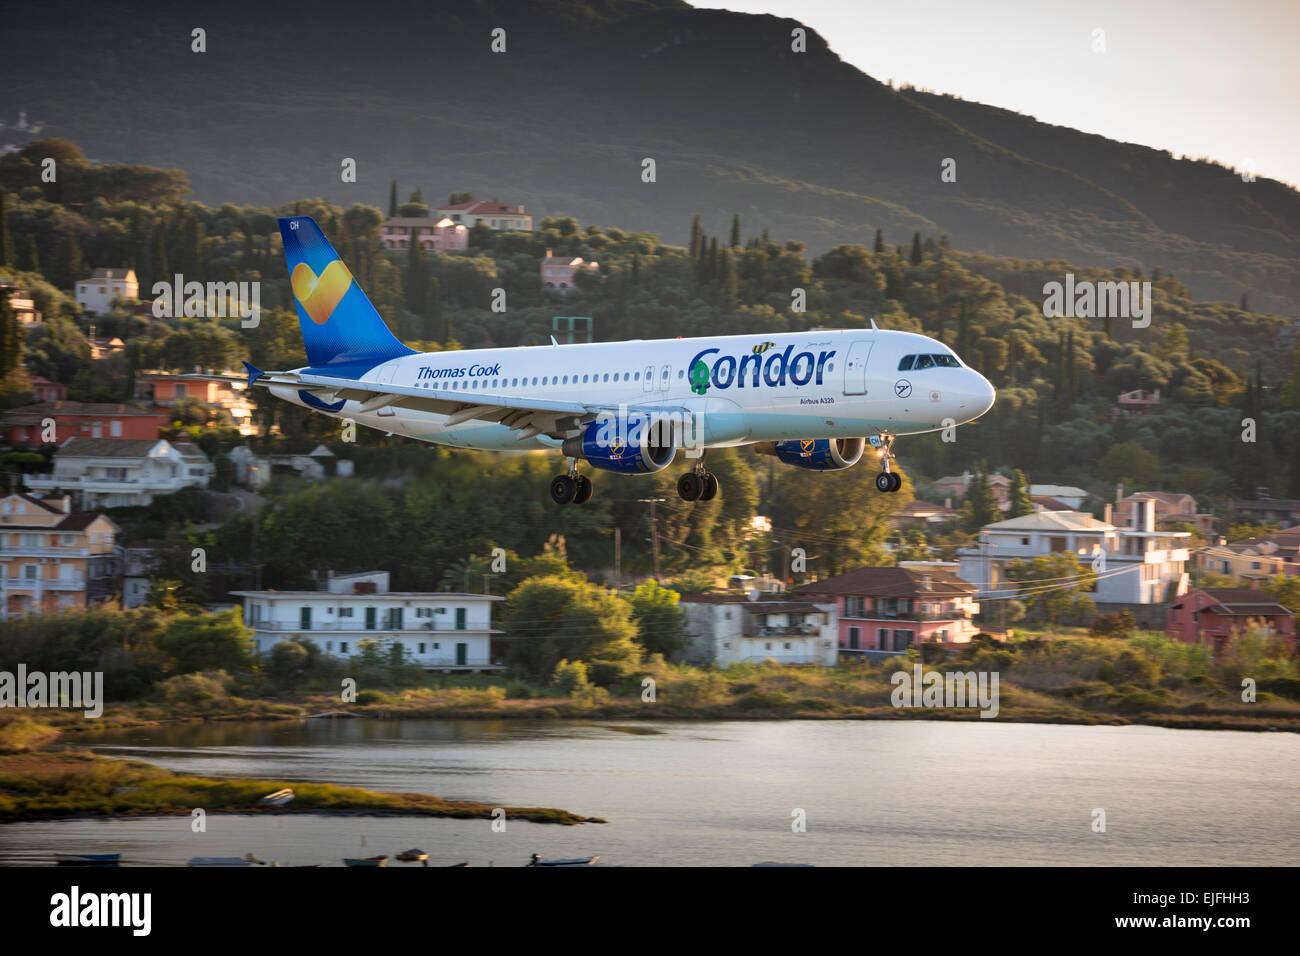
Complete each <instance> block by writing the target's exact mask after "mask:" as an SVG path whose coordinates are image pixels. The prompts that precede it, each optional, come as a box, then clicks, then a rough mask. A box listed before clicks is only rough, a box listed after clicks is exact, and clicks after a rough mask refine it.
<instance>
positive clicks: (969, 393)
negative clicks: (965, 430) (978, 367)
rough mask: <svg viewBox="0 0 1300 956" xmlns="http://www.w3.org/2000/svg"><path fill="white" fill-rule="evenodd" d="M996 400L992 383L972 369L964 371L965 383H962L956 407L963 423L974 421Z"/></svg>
mask: <svg viewBox="0 0 1300 956" xmlns="http://www.w3.org/2000/svg"><path fill="white" fill-rule="evenodd" d="M996 400H997V392H996V391H995V390H994V388H993V383H992V382H990V381H989V380H988V379H986V378H985V377H984V376H983V375H981V374H980V373H979V372H977V371H975V370H974V369H972V368H968V369H966V381H965V382H964V383H963V387H962V394H961V399H960V401H959V403H958V407H959V408H960V409H961V413H962V415H963V416H964V420H965V421H968V422H969V421H974V420H975V419H977V418H979V417H980V416H981V415H983V414H984V413H985V412H987V411H988V410H989V409H990V408H992V407H993V403H994V401H996Z"/></svg>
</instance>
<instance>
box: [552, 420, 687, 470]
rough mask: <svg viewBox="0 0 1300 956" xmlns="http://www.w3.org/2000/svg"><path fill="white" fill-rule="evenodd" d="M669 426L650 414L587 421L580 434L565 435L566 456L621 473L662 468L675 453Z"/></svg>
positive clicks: (669, 462)
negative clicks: (619, 418) (571, 436)
mask: <svg viewBox="0 0 1300 956" xmlns="http://www.w3.org/2000/svg"><path fill="white" fill-rule="evenodd" d="M672 439H673V433H672V429H671V428H670V427H666V425H665V424H664V423H660V422H657V421H655V420H654V419H652V418H651V417H650V416H649V415H638V414H632V415H629V416H628V417H627V418H625V419H622V420H618V419H615V418H613V417H610V418H607V419H599V420H597V421H594V422H588V423H587V424H586V425H585V426H584V427H583V430H582V434H581V435H577V436H575V437H573V438H566V439H565V440H564V445H563V446H562V448H561V450H562V451H563V452H564V454H565V456H566V457H569V458H581V459H583V460H585V461H586V462H588V463H589V464H590V465H591V467H593V468H599V469H601V470H602V471H618V472H622V473H623V474H646V473H649V472H655V471H663V470H664V469H665V468H667V467H668V466H669V465H670V464H672V460H673V458H674V456H675V455H676V454H677V446H676V445H675V444H674V443H673V440H672Z"/></svg>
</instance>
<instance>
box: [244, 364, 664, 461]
mask: <svg viewBox="0 0 1300 956" xmlns="http://www.w3.org/2000/svg"><path fill="white" fill-rule="evenodd" d="M244 366H245V367H246V368H247V369H248V384H249V385H250V386H252V385H265V386H270V385H287V386H291V387H296V388H298V389H299V390H300V391H302V392H306V393H307V394H308V395H310V396H311V397H312V398H314V399H315V400H316V401H317V402H320V403H321V407H322V408H324V407H325V406H328V405H330V404H332V403H335V402H339V401H340V400H346V401H352V402H359V403H360V405H361V407H360V408H359V409H357V411H358V412H359V413H362V414H365V413H379V414H381V415H382V414H384V409H392V410H394V411H396V410H397V409H399V408H405V409H411V410H413V411H422V412H433V413H436V414H439V415H446V416H447V421H446V422H445V423H444V424H446V425H458V424H460V423H461V422H467V421H484V422H495V423H498V424H502V425H506V426H508V427H510V428H513V429H515V430H516V431H518V432H519V435H518V440H519V441H523V440H524V439H526V438H533V437H535V436H537V435H547V436H549V437H552V438H567V437H571V436H573V435H576V434H578V433H579V432H580V430H581V426H582V425H583V424H585V423H586V422H588V421H591V420H593V419H595V418H596V416H597V415H599V414H600V412H602V411H609V412H617V411H618V409H617V408H615V407H614V406H610V405H600V404H589V403H585V402H566V401H556V400H553V399H546V398H539V397H537V396H533V395H529V396H519V395H510V394H508V393H505V392H499V391H493V390H490V389H478V390H476V391H475V393H474V394H472V395H470V394H467V393H465V392H464V391H462V390H460V389H455V390H452V389H448V388H417V387H415V386H413V385H394V384H392V383H388V382H359V381H357V380H355V379H350V378H338V377H335V376H330V375H318V374H313V373H307V372H263V371H261V370H260V369H258V368H256V367H254V366H253V365H251V364H250V363H248V362H245V363H244ZM635 409H636V410H637V411H642V412H651V413H654V412H665V413H667V412H678V413H684V412H685V411H686V410H685V409H684V408H681V407H669V406H658V405H637V406H635ZM326 410H328V409H326Z"/></svg>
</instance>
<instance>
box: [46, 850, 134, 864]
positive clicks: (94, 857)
mask: <svg viewBox="0 0 1300 956" xmlns="http://www.w3.org/2000/svg"><path fill="white" fill-rule="evenodd" d="M121 859H122V854H120V853H56V854H54V860H55V862H56V863H58V864H59V865H60V866H110V865H112V864H114V863H118V862H120V861H121Z"/></svg>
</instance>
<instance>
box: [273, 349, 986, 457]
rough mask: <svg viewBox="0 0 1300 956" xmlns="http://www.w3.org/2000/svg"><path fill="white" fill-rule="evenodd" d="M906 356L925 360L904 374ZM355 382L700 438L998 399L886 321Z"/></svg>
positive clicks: (947, 422) (428, 432)
mask: <svg viewBox="0 0 1300 956" xmlns="http://www.w3.org/2000/svg"><path fill="white" fill-rule="evenodd" d="M909 356H917V357H919V356H927V357H928V358H927V360H925V361H923V360H921V359H920V358H915V359H913V360H912V361H909V362H905V363H904V364H906V365H909V366H912V367H910V368H906V369H900V362H902V361H903V360H904V359H905V358H906V357H909ZM936 356H940V357H942V358H941V359H938V360H936V359H935V357H936ZM942 362H947V363H948V364H940V363H942ZM917 365H921V366H923V367H920V368H917V367H916V366H917ZM300 371H306V370H300ZM706 376H707V377H706ZM359 381H360V382H371V383H383V384H391V385H396V386H406V387H411V388H416V389H429V390H446V389H449V388H450V389H453V390H455V391H456V392H458V393H461V394H463V395H464V399H465V402H466V404H467V405H468V404H474V403H482V404H490V403H491V400H492V397H493V396H509V397H513V398H521V399H522V398H536V399H539V400H550V401H565V402H581V403H584V404H585V405H588V406H592V407H600V408H602V409H610V410H617V409H619V408H620V407H626V408H628V409H637V408H647V407H653V408H675V409H681V410H683V411H684V412H686V413H688V414H690V415H693V416H694V417H695V419H696V420H697V421H699V422H700V423H701V424H702V427H703V444H704V446H705V447H717V446H725V445H743V444H748V443H751V442H761V441H783V440H794V439H801V438H803V439H809V438H854V437H862V436H870V435H874V434H879V433H882V432H884V433H889V434H893V435H907V434H917V433H919V432H926V431H934V430H936V429H942V428H945V427H950V426H953V425H960V424H963V423H965V422H969V421H972V420H973V419H975V418H978V417H979V416H980V415H982V414H984V413H985V412H986V411H988V409H989V408H990V407H992V405H993V401H994V390H993V387H992V386H991V385H990V384H989V382H988V381H987V380H986V379H985V378H984V376H982V375H980V374H979V373H978V372H976V371H975V370H973V369H971V368H968V367H967V366H966V365H965V364H964V363H961V362H960V360H959V359H957V358H955V356H954V353H953V352H952V350H951V349H949V348H948V347H947V346H945V345H943V344H942V343H940V342H938V341H936V340H935V339H932V338H929V337H928V336H924V335H918V334H916V333H912V332H895V331H886V330H883V329H854V330H846V331H817V332H793V333H777V334H772V335H761V334H760V335H732V336H706V337H702V338H691V339H684V338H677V339H656V340H644V341H631V342H609V343H593V344H577V345H559V346H555V345H543V346H531V347H523V348H501V349H474V350H469V351H458V352H425V353H418V354H413V355H407V356H403V357H401V358H397V359H393V360H391V361H389V362H385V363H383V364H382V365H379V366H377V367H375V368H373V369H371V370H370V371H369V372H366V373H365V374H364V375H362V376H361V377H360V379H359ZM272 391H273V392H274V393H275V394H276V395H278V396H279V397H281V398H283V399H285V400H286V401H290V402H294V403H295V404H298V405H304V404H306V403H304V402H303V401H302V399H301V398H300V396H299V393H298V391H297V390H296V389H295V388H292V387H289V386H282V385H275V386H272ZM307 407H310V406H307ZM360 407H361V405H360V403H358V402H353V401H349V402H347V403H346V405H344V406H343V407H342V408H341V409H339V410H338V411H337V412H333V414H335V415H337V416H338V417H340V418H344V417H346V418H350V419H352V420H354V421H356V422H357V423H358V424H361V425H367V426H369V427H372V428H377V429H380V430H382V431H385V432H391V433H393V434H396V435H405V436H408V437H411V438H416V439H419V440H421V441H426V442H433V443H436V444H440V445H451V446H455V447H460V448H483V449H496V450H512V451H518V450H527V449H537V448H554V447H555V446H556V441H555V439H553V438H548V437H547V436H545V435H540V436H536V437H532V438H527V439H524V440H522V441H520V440H519V434H520V433H519V431H517V430H515V429H512V428H510V427H507V426H506V425H501V424H495V423H491V422H483V421H476V420H469V421H463V422H458V423H456V424H453V425H450V426H448V425H447V424H446V421H447V418H448V416H447V415H442V414H437V413H434V412H425V411H417V410H413V409H407V408H388V409H380V410H379V411H375V412H362V411H360V410H359V409H360Z"/></svg>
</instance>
